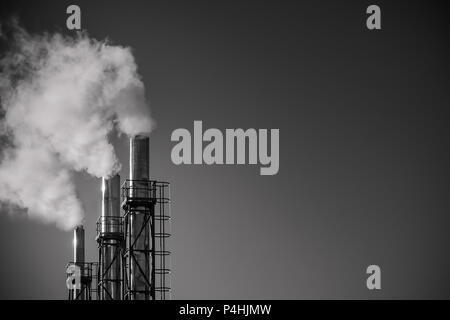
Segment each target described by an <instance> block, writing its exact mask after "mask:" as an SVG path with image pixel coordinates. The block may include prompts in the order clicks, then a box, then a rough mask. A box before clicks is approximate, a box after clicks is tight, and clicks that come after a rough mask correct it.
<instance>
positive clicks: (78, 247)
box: [73, 225, 84, 263]
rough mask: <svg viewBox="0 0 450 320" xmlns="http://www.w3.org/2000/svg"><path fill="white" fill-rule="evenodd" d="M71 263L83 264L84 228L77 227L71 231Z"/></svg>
mask: <svg viewBox="0 0 450 320" xmlns="http://www.w3.org/2000/svg"><path fill="white" fill-rule="evenodd" d="M73 262H75V263H84V228H83V226H82V225H79V226H77V227H76V228H75V230H74V231H73Z"/></svg>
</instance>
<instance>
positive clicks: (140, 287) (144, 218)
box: [129, 135, 153, 300]
mask: <svg viewBox="0 0 450 320" xmlns="http://www.w3.org/2000/svg"><path fill="white" fill-rule="evenodd" d="M149 166H150V161H149V138H148V137H145V136H140V135H138V136H135V137H134V138H131V139H130V197H131V198H132V199H134V200H133V202H134V203H133V205H132V210H131V211H130V216H129V217H130V220H129V222H130V239H129V248H131V250H132V251H133V258H132V259H130V261H129V266H130V273H129V276H130V279H129V281H130V288H131V293H132V294H131V296H130V298H131V299H135V300H148V299H150V298H151V295H152V293H151V278H150V274H151V273H150V263H151V257H150V253H151V252H150V223H149V222H150V215H152V214H153V213H152V211H153V205H152V203H151V200H150V190H151V186H150V172H149Z"/></svg>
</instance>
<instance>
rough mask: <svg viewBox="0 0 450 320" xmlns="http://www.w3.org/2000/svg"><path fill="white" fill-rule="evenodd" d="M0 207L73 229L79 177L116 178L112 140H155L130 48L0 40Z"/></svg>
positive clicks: (16, 32)
mask: <svg viewBox="0 0 450 320" xmlns="http://www.w3.org/2000/svg"><path fill="white" fill-rule="evenodd" d="M1 37H2V38H3V39H2V41H3V42H5V41H7V43H8V47H9V49H8V50H7V51H6V53H5V54H4V55H3V56H2V57H1V60H0V71H1V74H0V103H1V109H0V145H1V159H0V201H2V202H7V203H8V206H9V205H13V206H17V207H20V208H23V209H26V212H27V213H28V215H29V216H30V217H32V218H37V219H39V220H41V221H44V222H47V223H55V224H56V225H58V226H59V227H61V228H63V229H66V230H67V229H70V228H72V227H73V226H75V225H76V224H78V223H80V222H81V220H82V217H83V207H82V205H81V203H80V201H79V199H78V197H77V193H76V190H75V185H74V182H73V180H72V174H73V172H74V171H85V172H87V173H88V174H90V175H92V176H95V177H102V176H110V175H112V174H114V173H116V172H117V171H118V170H120V163H119V161H118V159H117V157H116V154H115V152H114V148H113V146H112V145H111V143H110V142H109V141H108V135H109V134H110V133H111V132H113V131H116V132H118V133H124V134H126V135H128V136H134V135H136V134H146V133H149V132H150V130H151V128H152V126H153V122H152V119H151V117H150V109H149V106H148V104H147V102H146V99H145V88H144V85H143V83H142V81H141V79H140V77H139V75H138V73H137V66H136V63H135V60H134V58H133V55H132V53H131V50H130V48H127V47H121V46H116V45H111V44H109V43H108V42H107V41H97V40H94V39H91V38H89V36H88V35H87V34H86V33H79V34H77V35H76V36H64V35H61V34H59V33H55V34H49V33H45V34H41V35H36V34H29V33H27V32H26V31H25V30H24V29H22V28H20V27H18V26H17V24H15V26H14V27H13V31H11V32H9V34H5V32H3V34H1Z"/></svg>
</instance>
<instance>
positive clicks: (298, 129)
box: [0, 0, 450, 299]
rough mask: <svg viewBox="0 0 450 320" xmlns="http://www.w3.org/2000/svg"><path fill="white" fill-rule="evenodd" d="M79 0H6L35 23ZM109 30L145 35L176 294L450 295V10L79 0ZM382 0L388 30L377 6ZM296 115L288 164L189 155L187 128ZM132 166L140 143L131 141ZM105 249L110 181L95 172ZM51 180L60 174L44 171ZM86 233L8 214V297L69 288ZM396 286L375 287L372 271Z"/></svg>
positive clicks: (93, 27)
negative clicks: (268, 171)
mask: <svg viewBox="0 0 450 320" xmlns="http://www.w3.org/2000/svg"><path fill="white" fill-rule="evenodd" d="M71 3H73V1H39V3H38V2H37V1H33V2H31V1H17V0H16V1H11V2H10V1H2V4H1V10H0V17H1V19H2V21H4V19H7V18H9V17H10V16H11V15H12V14H16V15H17V16H18V17H19V18H20V21H21V22H22V23H23V24H24V26H25V27H26V28H27V30H28V31H30V32H42V31H45V30H47V31H60V32H63V33H70V32H69V31H67V30H66V28H65V19H66V14H65V8H66V7H67V6H68V5H69V4H71ZM74 3H77V4H78V5H80V7H81V9H82V27H83V28H84V29H86V30H87V31H88V32H89V34H90V35H91V36H92V37H95V38H97V39H104V38H106V37H107V38H109V39H110V40H111V41H112V43H114V44H120V45H125V46H130V47H132V48H133V52H134V55H135V57H136V60H137V64H138V67H139V73H140V74H141V75H142V77H143V81H144V83H145V84H146V86H147V90H148V97H149V100H150V102H151V108H152V113H153V117H154V118H155V119H156V121H157V124H158V127H157V129H156V130H155V131H154V132H153V133H152V135H151V146H150V149H151V151H150V153H151V154H150V159H151V169H150V171H151V176H152V178H153V179H158V180H165V181H169V182H171V184H172V200H173V203H172V216H173V224H172V233H173V237H172V238H171V240H170V242H169V244H170V247H171V251H172V252H173V256H172V269H173V275H172V288H173V297H174V298H175V299H229V298H234V299H271V298H273V299H282V298H284V299H303V298H325V299H329V298H343V299H350V298H362V299H366V298H369V299H371V298H386V299H390V298H394V299H396V298H413V299H414V298H426V299H428V298H450V291H449V289H448V285H449V283H450V275H449V274H448V270H449V269H450V259H449V258H448V257H447V255H446V254H445V252H446V251H447V250H446V249H447V244H448V243H450V241H449V240H450V235H449V233H448V231H447V230H448V228H449V226H450V217H449V203H448V192H447V191H448V188H447V183H448V177H449V169H448V163H449V160H450V159H449V158H450V154H449V149H448V143H449V134H448V133H449V132H448V131H449V129H448V125H447V121H448V120H447V119H448V107H449V102H450V96H449V92H450V81H449V69H450V68H449V67H450V66H449V60H448V58H449V47H448V38H449V37H448V36H449V30H448V25H447V24H448V23H447V16H446V15H448V10H446V9H447V7H445V6H444V5H442V4H440V3H437V2H436V3H434V2H430V1H417V2H412V1H395V3H394V1H389V2H388V1H376V2H372V1H370V2H369V1H349V2H347V3H346V4H343V3H342V2H341V1H339V2H338V1H331V0H330V1H320V2H318V1H292V2H278V1H277V2H267V3H265V2H261V1H258V2H255V1H226V2H223V1H222V2H219V1H195V2H194V3H191V2H190V1H189V2H173V1H164V2H163V3H160V2H159V3H153V2H151V1H132V0H127V1H114V2H112V1H76V2H74ZM373 3H377V4H378V5H380V7H381V9H382V30H381V31H376V32H371V31H368V30H367V29H366V27H365V19H366V14H365V9H366V8H367V6H368V5H370V4H373ZM194 120H202V121H203V126H204V128H205V129H206V128H210V127H212V128H219V129H221V130H225V129H226V128H244V129H245V128H267V129H270V128H279V129H280V171H279V173H278V174H277V175H275V176H260V175H259V166H225V165H224V166H206V165H203V166H175V165H173V164H172V163H171V159H170V151H171V148H172V147H173V145H174V143H172V142H171V141H170V134H171V133H172V131H173V130H175V129H177V128H188V129H189V130H190V131H191V132H192V130H193V129H192V126H193V121H194ZM114 144H115V146H116V150H117V153H118V156H119V158H120V160H121V161H122V163H123V170H122V178H126V177H127V172H128V163H127V162H128V159H127V158H128V142H127V140H126V138H125V137H121V138H115V139H114ZM75 179H76V184H77V187H78V192H79V197H80V199H81V200H82V202H83V204H84V206H85V209H86V212H87V215H86V218H85V228H86V246H87V258H88V259H90V260H96V259H97V247H96V243H95V240H94V238H95V221H96V219H97V217H98V216H99V214H100V208H101V203H100V197H101V192H100V180H98V179H93V178H90V177H89V176H87V175H85V174H77V175H76V177H75ZM42 183H45V181H43V182H42ZM71 241H72V234H71V233H70V232H62V231H60V230H58V229H57V228H56V227H54V226H51V225H48V226H46V225H42V224H41V223H40V222H38V221H32V220H30V219H28V218H27V217H26V216H25V215H10V214H8V213H6V212H2V214H0V253H1V255H2V259H1V260H2V261H1V263H0V298H2V299H24V298H28V299H65V298H66V297H67V292H66V288H65V273H64V272H65V265H66V263H67V262H68V261H69V260H70V259H71V256H72V249H71ZM371 264H377V265H379V266H380V267H381V270H382V290H381V291H377V292H374V291H369V290H367V288H366V277H367V275H366V274H365V270H366V267H367V266H368V265H371Z"/></svg>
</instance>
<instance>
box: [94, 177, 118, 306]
mask: <svg viewBox="0 0 450 320" xmlns="http://www.w3.org/2000/svg"><path fill="white" fill-rule="evenodd" d="M122 241H123V228H122V218H121V216H120V176H119V175H115V176H113V177H111V178H102V213H101V216H100V218H99V221H98V222H97V242H98V244H99V268H100V277H99V294H100V299H102V300H119V299H121V283H122V280H121V279H122V277H121V260H122V258H121V248H122V245H121V244H122Z"/></svg>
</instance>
